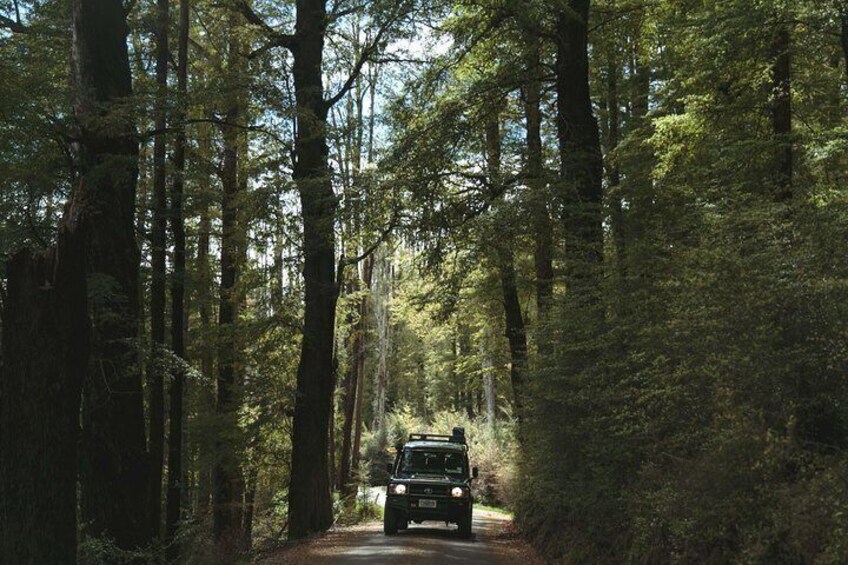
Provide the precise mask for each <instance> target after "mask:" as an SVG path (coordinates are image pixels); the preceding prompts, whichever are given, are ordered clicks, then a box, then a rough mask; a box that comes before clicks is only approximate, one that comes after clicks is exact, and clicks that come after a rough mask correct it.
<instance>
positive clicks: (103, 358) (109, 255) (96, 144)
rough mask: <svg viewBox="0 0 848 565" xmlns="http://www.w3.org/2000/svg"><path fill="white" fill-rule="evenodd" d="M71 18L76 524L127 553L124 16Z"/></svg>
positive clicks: (140, 442) (131, 181)
mask: <svg viewBox="0 0 848 565" xmlns="http://www.w3.org/2000/svg"><path fill="white" fill-rule="evenodd" d="M72 8H73V9H72V21H73V39H74V40H73V52H74V53H73V61H74V69H73V70H74V77H75V80H76V92H77V97H76V101H75V112H76V116H77V118H78V120H79V125H80V143H79V166H80V170H81V172H82V175H83V177H84V182H86V194H87V198H88V199H89V203H88V204H87V206H86V214H87V222H88V223H87V226H89V229H87V230H86V231H87V255H88V257H87V261H88V281H89V285H90V287H89V298H90V300H91V301H90V303H89V312H90V314H91V318H92V349H91V353H92V355H91V360H90V363H89V371H88V379H87V381H86V383H85V386H84V388H83V413H82V422H83V449H84V453H85V458H84V463H83V465H82V476H81V487H82V488H81V491H82V517H83V520H84V521H85V522H86V523H87V524H88V525H89V527H88V531H89V533H90V534H91V535H95V536H96V535H105V536H109V537H111V538H112V539H114V540H115V542H116V544H117V545H118V547H120V548H124V549H135V548H138V547H143V546H145V545H147V543H148V542H149V541H150V538H151V530H150V524H151V518H150V494H149V492H150V478H149V475H150V473H149V470H150V465H149V460H148V456H147V449H146V438H145V431H144V402H143V392H142V377H141V371H140V369H139V361H138V358H139V355H138V353H139V351H138V327H139V316H138V311H139V304H138V299H139V284H138V271H139V251H138V247H137V245H136V240H135V231H134V226H133V218H134V214H135V193H136V181H137V178H138V142H137V140H136V133H135V124H134V122H133V118H132V116H131V115H129V114H128V113H127V112H126V111H124V110H122V109H119V110H116V111H114V112H113V111H110V109H109V105H110V104H113V103H121V104H125V103H126V100H127V99H128V98H129V97H131V96H132V79H131V74H130V66H129V59H128V55H127V34H128V29H127V22H126V10H125V8H124V5H123V3H122V2H120V0H74V1H73V3H72ZM104 108H105V109H104ZM121 108H124V106H122V107H121ZM103 124H108V128H106V127H104V126H103Z"/></svg>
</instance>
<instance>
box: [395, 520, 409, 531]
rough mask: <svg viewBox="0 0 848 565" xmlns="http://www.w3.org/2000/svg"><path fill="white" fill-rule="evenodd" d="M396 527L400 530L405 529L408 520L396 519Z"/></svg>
mask: <svg viewBox="0 0 848 565" xmlns="http://www.w3.org/2000/svg"><path fill="white" fill-rule="evenodd" d="M397 528H398V530H400V531H404V530H405V529H407V528H409V520H403V519H401V520H398V521H397Z"/></svg>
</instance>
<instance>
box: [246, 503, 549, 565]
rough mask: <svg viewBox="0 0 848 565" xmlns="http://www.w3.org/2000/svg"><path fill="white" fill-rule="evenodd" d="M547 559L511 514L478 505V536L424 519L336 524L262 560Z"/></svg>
mask: <svg viewBox="0 0 848 565" xmlns="http://www.w3.org/2000/svg"><path fill="white" fill-rule="evenodd" d="M444 562H462V563H481V564H482V563H487V564H503V565H506V564H513V563H521V564H524V565H536V564H542V563H544V560H543V559H541V558H540V557H539V556H538V554H536V553H535V551H534V550H533V549H532V548H531V547H530V546H529V545H527V544H526V543H525V542H524V541H523V539H522V538H521V536H520V535H519V533H518V531H517V528H516V527H515V525H514V524H513V523H512V521H511V520H510V518H509V516H507V515H505V514H501V513H499V512H492V511H489V510H475V512H474V535H473V536H472V539H470V540H463V539H460V538H458V537H457V535H456V531H455V528H454V527H453V526H450V527H445V525H444V524H437V523H434V522H425V523H424V524H421V525H415V524H413V525H411V526H410V528H409V529H408V530H407V531H405V532H400V533H399V534H397V535H395V536H385V535H383V526H382V523H378V522H370V523H367V524H361V525H357V526H352V527H346V528H335V529H333V530H331V531H329V532H327V533H326V534H325V535H323V536H320V537H316V538H313V539H310V540H306V541H303V542H299V543H296V544H292V545H289V546H286V547H283V548H282V549H280V550H278V551H277V552H274V553H272V554H270V555H268V556H266V557H265V558H263V559H262V560H260V561H259V563H261V564H262V565H281V564H283V563H286V564H289V563H291V564H307V563H308V564H310V565H323V564H330V563H374V564H380V563H386V564H388V563H391V564H396V565H400V564H404V565H405V564H424V563H444Z"/></svg>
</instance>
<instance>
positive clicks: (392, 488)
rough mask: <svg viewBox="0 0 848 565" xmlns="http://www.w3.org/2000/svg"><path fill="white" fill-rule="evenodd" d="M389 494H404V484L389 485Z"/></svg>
mask: <svg viewBox="0 0 848 565" xmlns="http://www.w3.org/2000/svg"><path fill="white" fill-rule="evenodd" d="M389 494H406V485H401V484H398V485H389Z"/></svg>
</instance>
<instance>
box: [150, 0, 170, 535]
mask: <svg viewBox="0 0 848 565" xmlns="http://www.w3.org/2000/svg"><path fill="white" fill-rule="evenodd" d="M168 12H169V0H157V1H156V86H157V92H156V102H155V108H154V119H153V121H154V128H155V129H156V131H157V132H158V133H157V134H156V136H155V137H154V138H153V230H152V232H151V238H150V239H151V253H152V257H151V281H150V337H151V342H152V344H151V345H152V349H153V350H152V353H151V356H150V359H151V363H150V366H149V367H148V374H147V378H148V381H147V393H148V395H149V396H148V408H149V410H150V436H149V440H148V449H149V451H150V519H151V530H152V532H153V536H154V538H158V537H159V533H160V531H161V521H162V464H163V455H164V453H163V450H164V446H165V384H164V382H165V375H164V372H165V365H164V349H165V283H166V280H165V246H166V245H167V237H166V230H167V214H168V204H167V202H168V197H167V190H166V187H165V182H166V179H167V176H166V170H165V158H166V151H167V139H166V137H165V128H166V126H167V115H166V108H165V105H166V104H167V96H168V57H169V55H170V53H169V51H168V27H169V25H170V17H169V16H170V15H169V13H168Z"/></svg>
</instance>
